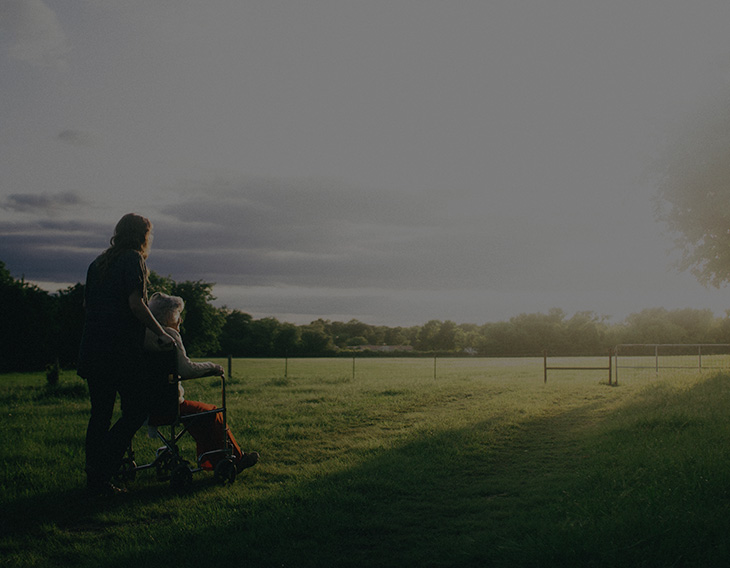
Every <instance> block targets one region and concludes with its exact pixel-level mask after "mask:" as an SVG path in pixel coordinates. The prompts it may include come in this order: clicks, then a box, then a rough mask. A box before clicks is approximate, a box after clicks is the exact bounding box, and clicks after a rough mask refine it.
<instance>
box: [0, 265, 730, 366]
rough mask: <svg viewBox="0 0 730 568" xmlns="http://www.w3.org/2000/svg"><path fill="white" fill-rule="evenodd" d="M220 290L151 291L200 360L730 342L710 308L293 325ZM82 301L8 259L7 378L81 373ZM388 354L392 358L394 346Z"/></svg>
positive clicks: (728, 323) (160, 284) (3, 329)
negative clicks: (49, 371)
mask: <svg viewBox="0 0 730 568" xmlns="http://www.w3.org/2000/svg"><path fill="white" fill-rule="evenodd" d="M213 286H214V285H213V284H212V283H210V282H202V281H195V282H191V281H185V282H180V283H178V282H175V281H174V280H173V279H172V278H171V277H169V276H168V277H163V276H160V275H158V274H155V273H154V272H153V273H151V274H150V292H151V293H153V292H155V291H160V292H165V293H168V294H175V295H179V296H181V297H182V298H183V299H184V300H185V311H184V312H183V315H184V320H183V324H182V329H181V332H182V335H183V339H184V341H185V345H186V348H187V351H188V353H189V354H190V356H192V357H213V356H218V357H226V356H228V355H232V356H234V357H284V356H290V357H294V356H332V355H345V356H352V355H353V354H355V353H358V354H361V355H370V356H377V355H379V354H382V353H379V352H377V351H373V350H369V349H371V347H372V346H385V345H387V346H390V347H391V348H394V349H396V350H401V354H405V350H406V349H407V350H408V354H409V355H414V356H418V355H419V354H420V355H423V354H427V355H433V354H436V353H438V354H443V355H480V356H489V357H514V356H538V355H541V354H542V352H543V350H548V352H549V353H550V354H551V355H567V356H571V355H602V354H606V353H607V352H608V350H609V349H610V348H612V347H614V346H615V345H618V344H621V343H724V344H728V343H730V313H728V314H726V315H725V317H724V318H717V317H715V316H714V314H713V313H712V312H711V311H709V310H695V309H691V308H687V309H682V310H667V309H664V308H649V309H645V310H642V311H641V312H638V313H634V314H631V315H630V316H628V317H627V318H626V319H625V320H624V321H623V322H621V323H618V324H609V323H608V321H607V318H606V317H604V316H599V315H597V314H595V313H594V312H577V313H576V314H573V315H572V316H568V315H567V314H566V313H565V312H564V311H563V310H561V309H557V308H556V309H552V310H549V311H548V313H546V314H542V313H533V314H526V313H525V314H519V315H517V316H514V317H512V318H510V319H509V320H508V321H502V322H496V323H486V324H475V323H460V324H457V323H455V322H453V321H450V320H446V321H441V320H430V321H428V322H426V323H425V324H423V325H421V326H418V325H417V326H412V327H407V328H405V327H387V326H378V325H370V324H367V323H365V322H361V321H359V320H357V319H351V320H349V321H347V322H338V321H330V320H326V319H317V320H315V321H313V322H311V323H309V324H306V325H294V324H292V323H287V322H280V321H279V320H277V319H276V318H274V317H270V316H269V317H263V318H260V319H255V318H253V317H252V316H251V315H250V314H247V313H244V312H242V311H239V310H231V309H228V308H225V307H222V308H217V307H215V306H213V305H212V301H214V300H215V297H214V296H213V294H212V291H213ZM83 295H84V287H83V285H82V284H76V285H74V286H71V287H69V288H67V289H65V290H60V291H58V292H57V293H55V294H49V293H48V292H46V291H44V290H41V289H40V288H38V287H37V286H34V285H32V284H29V283H27V282H25V281H24V280H23V279H20V280H16V279H14V278H13V277H12V276H11V274H10V272H9V271H8V270H7V268H6V267H5V265H4V264H3V263H2V262H0V313H1V314H2V316H3V318H2V325H0V372H8V371H29V370H40V369H43V368H44V367H45V366H46V365H48V364H49V363H54V362H55V361H56V360H57V361H58V362H59V363H60V364H61V366H62V367H64V368H73V367H74V366H75V364H76V357H77V354H78V346H79V342H80V339H81V332H82V329H83V319H84V314H83ZM363 348H365V351H361V349H363ZM385 354H386V355H392V349H390V350H388V351H387V352H385Z"/></svg>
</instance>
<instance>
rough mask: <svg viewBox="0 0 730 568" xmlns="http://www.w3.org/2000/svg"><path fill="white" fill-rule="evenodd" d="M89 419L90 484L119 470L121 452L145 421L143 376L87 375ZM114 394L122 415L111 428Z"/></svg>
mask: <svg viewBox="0 0 730 568" xmlns="http://www.w3.org/2000/svg"><path fill="white" fill-rule="evenodd" d="M87 382H88V385H89V396H90V397H91V417H90V418H89V425H88V427H87V429H86V476H87V480H88V482H89V484H92V485H93V484H101V483H106V482H108V481H109V480H110V479H111V477H112V476H113V475H114V474H115V473H116V472H117V470H118V469H119V465H120V463H121V461H122V457H123V456H124V452H125V451H126V449H127V448H128V447H129V444H130V442H131V440H132V438H133V437H134V434H135V433H136V432H137V430H139V428H140V426H142V424H143V423H144V421H145V420H146V419H147V415H148V413H149V393H148V392H147V381H146V380H145V377H144V376H143V375H142V373H131V374H128V375H126V376H118V375H117V376H115V374H106V375H104V376H99V375H96V374H94V375H93V376H87ZM117 392H118V393H119V397H120V399H121V402H122V415H121V417H120V418H119V419H118V420H117V421H116V422H115V423H114V426H112V425H111V421H112V415H113V414H114V403H115V401H116V397H117Z"/></svg>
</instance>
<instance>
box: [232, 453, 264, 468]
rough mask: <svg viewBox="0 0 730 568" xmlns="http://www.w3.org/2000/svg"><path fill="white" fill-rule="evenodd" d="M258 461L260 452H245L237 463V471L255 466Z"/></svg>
mask: <svg viewBox="0 0 730 568" xmlns="http://www.w3.org/2000/svg"><path fill="white" fill-rule="evenodd" d="M258 461H259V453H258V452H244V453H243V455H242V456H241V459H240V460H238V463H237V464H236V473H241V472H242V471H243V470H244V469H246V468H249V467H253V466H255V465H256V464H257V463H258Z"/></svg>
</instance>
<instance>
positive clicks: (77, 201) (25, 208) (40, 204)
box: [0, 192, 84, 213]
mask: <svg viewBox="0 0 730 568" xmlns="http://www.w3.org/2000/svg"><path fill="white" fill-rule="evenodd" d="M82 204H84V201H83V200H82V199H81V197H79V196H78V195H77V194H76V193H73V192H64V193H13V194H11V195H9V196H8V197H7V199H5V201H4V202H2V203H0V207H2V208H3V209H7V210H9V211H17V212H22V213H26V212H38V211H42V212H49V211H53V210H58V209H65V208H69V207H76V206H79V205H82Z"/></svg>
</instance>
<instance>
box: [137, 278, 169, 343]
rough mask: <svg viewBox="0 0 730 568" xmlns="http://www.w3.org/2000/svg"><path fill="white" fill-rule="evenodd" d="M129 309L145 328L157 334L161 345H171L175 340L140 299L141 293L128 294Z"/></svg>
mask: <svg viewBox="0 0 730 568" xmlns="http://www.w3.org/2000/svg"><path fill="white" fill-rule="evenodd" d="M129 309H130V310H132V313H133V314H134V316H135V317H136V318H137V319H138V320H139V321H141V322H142V323H143V324H144V325H145V327H146V328H147V329H149V330H150V331H151V332H152V333H154V334H155V335H156V336H157V340H158V341H159V342H160V344H161V345H172V344H173V343H174V342H175V341H174V340H173V338H172V337H170V336H169V335H168V334H167V332H166V331H165V329H164V328H163V327H162V326H161V325H160V322H158V321H157V320H156V319H155V316H153V315H152V312H150V309H149V308H148V307H147V304H145V302H144V300H143V299H142V295H141V294H140V293H139V292H137V291H135V292H132V293H131V294H130V295H129Z"/></svg>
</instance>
